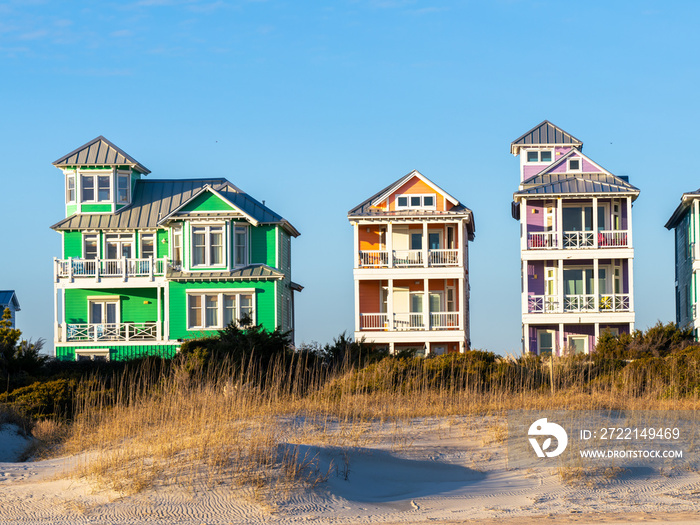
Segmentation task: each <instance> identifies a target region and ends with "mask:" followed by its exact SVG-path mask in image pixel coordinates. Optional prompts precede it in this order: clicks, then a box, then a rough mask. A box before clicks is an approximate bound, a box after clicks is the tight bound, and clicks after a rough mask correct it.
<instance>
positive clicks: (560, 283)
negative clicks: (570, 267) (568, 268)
mask: <svg viewBox="0 0 700 525" xmlns="http://www.w3.org/2000/svg"><path fill="white" fill-rule="evenodd" d="M557 302H558V303H559V305H558V307H557V311H558V312H560V313H563V312H565V311H566V308H564V259H559V268H557Z"/></svg>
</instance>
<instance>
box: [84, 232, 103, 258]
mask: <svg viewBox="0 0 700 525" xmlns="http://www.w3.org/2000/svg"><path fill="white" fill-rule="evenodd" d="M90 237H93V238H94V239H95V259H99V258H100V235H99V234H98V233H96V232H93V233H87V232H84V233H83V253H82V258H83V259H89V257H88V256H87V240H88V238H90Z"/></svg>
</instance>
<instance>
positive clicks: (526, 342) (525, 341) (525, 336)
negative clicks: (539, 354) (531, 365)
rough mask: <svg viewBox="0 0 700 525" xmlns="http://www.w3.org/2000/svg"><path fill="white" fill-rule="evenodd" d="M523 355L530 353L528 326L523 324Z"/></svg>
mask: <svg viewBox="0 0 700 525" xmlns="http://www.w3.org/2000/svg"><path fill="white" fill-rule="evenodd" d="M523 353H525V354H529V353H530V325H529V324H527V323H523Z"/></svg>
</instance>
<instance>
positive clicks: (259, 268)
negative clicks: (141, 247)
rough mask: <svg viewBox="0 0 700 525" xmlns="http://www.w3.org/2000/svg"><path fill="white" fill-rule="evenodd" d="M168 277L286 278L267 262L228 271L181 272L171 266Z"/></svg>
mask: <svg viewBox="0 0 700 525" xmlns="http://www.w3.org/2000/svg"><path fill="white" fill-rule="evenodd" d="M166 277H167V278H168V279H171V280H173V281H260V280H263V281H267V280H271V279H272V280H276V279H284V273H282V272H280V271H279V270H277V269H275V268H272V267H271V266H268V265H266V264H251V265H249V266H245V267H244V268H238V269H236V270H231V271H226V272H181V271H179V270H173V269H170V268H169V269H168V271H167V274H166Z"/></svg>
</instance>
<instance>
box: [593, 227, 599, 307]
mask: <svg viewBox="0 0 700 525" xmlns="http://www.w3.org/2000/svg"><path fill="white" fill-rule="evenodd" d="M597 238H598V236H597V235H596V239H597ZM593 296H594V298H593V300H594V301H595V311H596V312H599V311H600V281H599V279H598V259H593Z"/></svg>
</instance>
